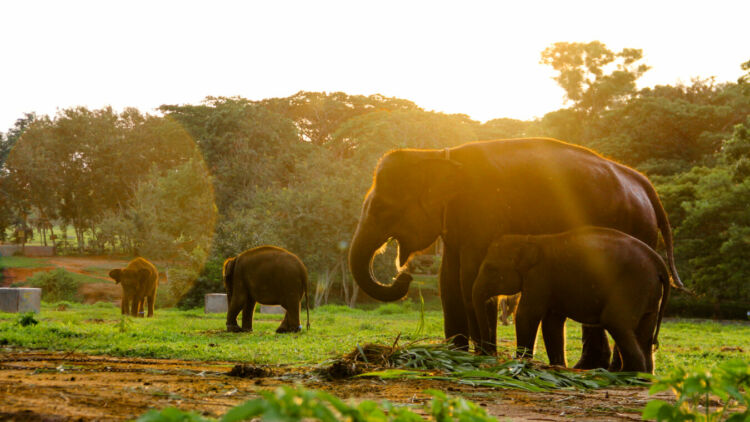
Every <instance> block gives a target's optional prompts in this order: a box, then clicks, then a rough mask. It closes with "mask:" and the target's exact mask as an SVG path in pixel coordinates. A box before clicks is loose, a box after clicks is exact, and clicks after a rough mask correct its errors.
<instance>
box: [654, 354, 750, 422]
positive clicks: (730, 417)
mask: <svg viewBox="0 0 750 422" xmlns="http://www.w3.org/2000/svg"><path fill="white" fill-rule="evenodd" d="M666 390H672V391H673V392H674V394H675V396H677V401H676V402H675V403H674V404H672V403H667V402H665V401H663V400H652V401H650V402H649V403H648V404H647V405H646V408H645V409H644V410H643V417H644V419H656V420H657V421H705V422H711V421H728V422H739V421H747V420H750V363H748V362H747V361H745V360H729V361H725V362H721V363H719V364H718V365H716V366H715V367H714V368H713V369H712V370H710V371H707V370H704V369H693V370H690V371H686V370H685V369H682V368H677V369H674V370H673V371H672V372H671V373H669V374H668V375H666V376H663V377H659V378H656V380H655V382H654V384H653V385H652V386H651V388H650V389H649V393H651V394H654V393H658V392H660V391H666ZM714 399H718V400H719V403H716V404H714V402H713V400H714Z"/></svg>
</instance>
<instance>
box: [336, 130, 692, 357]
mask: <svg viewBox="0 0 750 422" xmlns="http://www.w3.org/2000/svg"><path fill="white" fill-rule="evenodd" d="M584 225H595V226H603V227H611V228H615V229H618V230H621V231H623V232H625V233H628V234H630V235H632V236H634V237H636V238H638V239H640V240H641V241H643V242H644V243H646V244H647V245H649V246H651V247H655V246H656V243H657V240H658V236H659V233H661V236H662V238H663V239H664V244H665V245H666V252H667V259H668V262H669V265H670V269H671V271H672V276H673V278H674V279H675V281H676V282H677V283H678V284H680V282H679V277H678V275H677V271H676V268H675V266H674V257H673V246H672V231H671V228H670V226H669V221H668V220H667V215H666V213H665V212H664V208H663V207H662V204H661V202H660V201H659V198H658V196H657V194H656V191H655V190H654V187H653V186H652V185H651V183H650V182H649V181H648V179H647V178H646V176H644V175H642V174H640V173H638V172H637V171H635V170H633V169H631V168H628V167H626V166H624V165H621V164H618V163H616V162H614V161H611V160H608V159H606V158H604V157H602V156H600V155H598V154H596V153H595V152H593V151H591V150H589V149H586V148H583V147H579V146H576V145H571V144H567V143H564V142H560V141H557V140H554V139H546V138H534V139H508V140H499V141H481V142H470V143H467V144H463V145H460V146H457V147H454V148H446V149H443V150H427V149H403V150H395V151H391V152H389V153H387V154H385V155H384V156H383V157H382V158H381V159H380V161H379V163H378V165H377V168H376V170H375V177H374V180H373V184H372V186H371V187H370V190H369V191H368V192H367V194H366V196H365V198H364V202H363V204H362V214H361V217H360V219H359V224H358V226H357V231H356V233H355V234H354V238H353V239H352V244H351V248H350V250H349V266H350V268H351V271H352V276H353V277H354V279H355V280H356V281H357V284H359V286H360V287H361V288H362V290H363V291H364V292H365V293H367V294H368V295H370V296H372V297H373V298H375V299H378V300H382V301H394V300H398V299H400V298H403V297H404V296H405V295H406V293H407V292H408V289H409V283H410V282H411V279H412V278H411V276H410V275H409V274H406V273H405V272H402V273H400V274H399V275H398V276H397V277H396V280H395V281H394V283H393V284H392V285H384V284H382V283H380V282H379V281H378V280H377V279H375V277H374V276H373V274H372V271H371V266H372V259H373V256H374V255H375V253H376V252H377V251H378V250H380V248H381V246H382V245H383V244H384V243H385V242H386V241H388V239H395V240H396V241H398V244H399V258H398V262H399V264H400V266H401V268H403V267H404V266H405V265H406V263H407V262H408V260H409V257H410V256H411V255H412V254H413V253H415V252H417V251H420V250H422V249H425V248H427V247H428V246H429V245H430V244H432V243H433V242H434V241H435V240H436V239H437V238H438V237H441V238H442V239H443V242H444V245H445V249H444V253H443V260H442V265H441V268H440V298H441V301H442V305H443V317H444V329H445V337H446V338H453V341H454V343H455V344H456V345H457V346H459V347H462V348H468V342H469V340H470V339H471V340H473V341H474V342H479V341H481V340H480V337H479V326H478V325H477V319H476V314H475V312H474V305H473V304H472V298H471V294H472V293H471V292H472V286H473V283H474V280H475V279H476V276H477V273H478V271H479V265H480V264H481V262H482V260H483V259H484V256H485V255H486V252H487V248H488V247H489V245H490V243H491V242H492V240H493V239H496V238H498V237H500V236H502V235H504V234H511V233H517V234H545V233H560V232H563V231H566V230H570V229H572V228H575V227H580V226H584ZM487 311H488V312H489V313H490V315H491V316H494V318H491V322H490V329H491V330H490V331H491V333H490V336H491V338H490V340H491V343H493V344H494V343H495V338H496V335H497V334H496V331H495V329H496V326H497V301H496V300H495V301H494V303H491V304H488V305H487ZM542 334H543V335H544V339H545V341H546V342H548V343H549V344H555V345H562V344H563V342H564V337H563V335H564V326H563V325H562V324H560V323H559V321H554V320H550V321H546V320H545V321H544V323H543V324H542ZM610 355H611V353H610V348H609V342H608V340H607V336H606V333H605V332H604V330H602V329H601V328H597V327H585V328H584V333H583V354H582V356H581V360H580V361H579V362H578V364H577V365H576V367H577V368H596V367H604V368H606V367H607V366H609V360H610Z"/></svg>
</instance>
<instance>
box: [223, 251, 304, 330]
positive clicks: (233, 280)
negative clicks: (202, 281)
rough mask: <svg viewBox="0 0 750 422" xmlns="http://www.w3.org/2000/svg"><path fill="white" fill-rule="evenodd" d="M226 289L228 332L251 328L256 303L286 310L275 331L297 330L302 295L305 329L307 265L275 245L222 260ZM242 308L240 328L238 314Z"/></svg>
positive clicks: (298, 327)
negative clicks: (303, 298) (304, 309)
mask: <svg viewBox="0 0 750 422" xmlns="http://www.w3.org/2000/svg"><path fill="white" fill-rule="evenodd" d="M223 276H224V287H225V288H226V290H227V302H228V306H229V309H228V311H227V331H230V332H238V331H253V314H254V313H255V304H256V303H261V304H263V305H281V307H283V308H284V309H285V310H286V315H284V320H283V321H281V325H280V326H279V328H277V329H276V332H277V333H289V332H297V331H300V328H301V325H300V318H299V314H300V302H301V301H302V296H303V295H304V296H305V307H306V308H307V309H306V310H307V329H308V330H309V329H310V306H309V300H308V299H307V268H305V264H303V263H302V261H301V260H300V259H299V258H298V257H297V255H294V254H293V253H291V252H289V251H287V250H285V249H282V248H279V247H276V246H259V247H257V248H253V249H248V250H246V251H245V252H242V253H241V254H239V255H237V256H236V257H234V258H229V259H227V260H226V261H224V269H223ZM240 311H242V328H241V329H240V327H239V326H238V325H237V315H238V314H239V313H240Z"/></svg>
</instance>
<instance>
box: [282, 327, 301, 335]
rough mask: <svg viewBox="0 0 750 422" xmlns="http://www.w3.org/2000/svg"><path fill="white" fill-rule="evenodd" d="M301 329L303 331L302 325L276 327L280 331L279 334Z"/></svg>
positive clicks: (295, 331)
mask: <svg viewBox="0 0 750 422" xmlns="http://www.w3.org/2000/svg"><path fill="white" fill-rule="evenodd" d="M300 331H302V327H301V326H300V327H293V328H289V327H279V328H277V329H276V332H277V333H279V334H283V333H298V332H300Z"/></svg>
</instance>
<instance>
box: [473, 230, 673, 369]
mask: <svg viewBox="0 0 750 422" xmlns="http://www.w3.org/2000/svg"><path fill="white" fill-rule="evenodd" d="M669 288H670V275H669V270H668V269H667V267H666V265H665V264H664V261H663V260H662V259H661V257H660V256H659V255H658V254H657V253H656V252H654V251H653V250H652V249H651V248H650V247H648V246H647V245H646V244H645V243H643V242H641V241H640V240H638V239H636V238H634V237H632V236H630V235H627V234H625V233H623V232H620V231H617V230H614V229H608V228H601V227H583V228H579V229H574V230H571V231H568V232H564V233H560V234H553V235H538V236H533V235H506V236H502V237H500V238H499V239H497V240H495V241H494V242H493V243H492V244H491V245H490V248H489V250H488V252H487V256H486V257H485V259H484V262H483V263H482V265H481V267H480V270H479V275H478V276H477V279H476V281H475V283H474V288H473V291H472V300H473V302H474V309H475V311H476V312H477V319H478V322H479V325H480V327H481V330H482V331H481V335H482V337H483V339H489V338H491V337H490V333H489V330H490V326H491V325H490V324H489V320H488V315H487V312H486V307H485V306H484V304H485V303H486V302H487V301H488V300H489V299H490V298H492V297H495V296H497V295H511V294H515V293H518V292H521V300H520V303H519V304H518V311H517V313H516V345H517V356H519V357H531V356H533V351H534V345H535V344H534V343H535V342H536V335H537V329H538V327H539V323H540V322H541V321H542V319H544V321H545V323H547V321H556V323H557V324H560V325H561V326H563V327H564V324H565V319H566V318H571V319H573V320H575V321H578V322H580V323H582V324H585V325H590V326H597V327H602V328H604V329H606V330H607V331H609V333H610V334H611V335H612V337H613V338H614V340H615V343H616V344H617V346H618V347H619V350H620V354H621V361H622V367H619V368H610V369H611V370H617V371H619V370H623V371H641V372H653V356H652V347H653V345H654V344H658V343H657V337H658V334H659V327H660V326H661V320H662V317H663V315H664V308H665V306H666V304H667V299H668V297H669ZM560 331H562V332H564V328H563V329H562V330H560ZM556 343H559V342H553V343H552V344H556ZM545 344H547V345H549V344H550V342H548V339H547V338H546V337H545ZM563 344H564V343H563ZM547 353H548V355H549V358H550V362H551V363H554V364H563V365H564V364H565V350H564V347H563V349H562V350H548V351H547ZM560 360H562V362H560Z"/></svg>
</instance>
